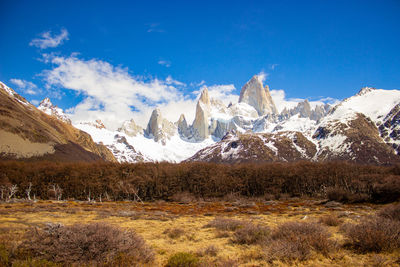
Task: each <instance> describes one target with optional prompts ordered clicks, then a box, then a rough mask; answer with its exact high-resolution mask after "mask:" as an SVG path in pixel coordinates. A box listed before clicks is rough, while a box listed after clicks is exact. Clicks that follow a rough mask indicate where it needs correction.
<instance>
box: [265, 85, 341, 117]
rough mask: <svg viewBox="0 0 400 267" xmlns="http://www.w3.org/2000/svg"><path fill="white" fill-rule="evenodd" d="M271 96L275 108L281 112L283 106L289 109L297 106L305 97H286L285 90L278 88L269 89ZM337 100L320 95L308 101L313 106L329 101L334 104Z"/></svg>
mask: <svg viewBox="0 0 400 267" xmlns="http://www.w3.org/2000/svg"><path fill="white" fill-rule="evenodd" d="M270 93H271V97H272V99H273V100H274V102H275V105H276V108H277V109H278V111H279V112H281V111H282V110H283V109H284V108H285V107H286V108H287V109H291V108H294V107H296V106H297V104H298V103H300V102H303V101H304V100H305V99H303V98H286V94H285V91H284V90H282V89H280V90H270ZM338 101H339V100H337V99H334V98H331V97H321V98H318V99H316V100H312V101H310V100H309V102H310V106H311V108H315V107H316V106H317V105H323V104H325V103H329V104H332V105H334V104H335V103H337V102H338Z"/></svg>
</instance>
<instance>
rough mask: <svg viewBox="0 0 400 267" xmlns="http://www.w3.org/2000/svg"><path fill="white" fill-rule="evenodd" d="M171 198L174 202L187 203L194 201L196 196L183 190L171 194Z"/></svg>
mask: <svg viewBox="0 0 400 267" xmlns="http://www.w3.org/2000/svg"><path fill="white" fill-rule="evenodd" d="M171 200H172V201H174V202H179V203H184V204H188V203H192V202H196V201H197V198H196V196H195V195H193V194H192V193H190V192H186V191H185V192H177V193H175V194H173V195H172V197H171Z"/></svg>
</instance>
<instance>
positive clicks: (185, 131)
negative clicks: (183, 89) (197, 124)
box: [176, 114, 190, 137]
mask: <svg viewBox="0 0 400 267" xmlns="http://www.w3.org/2000/svg"><path fill="white" fill-rule="evenodd" d="M176 124H177V126H178V133H179V135H180V136H182V137H189V135H190V127H189V126H188V124H187V121H186V118H185V115H183V114H181V116H180V117H179V120H178V121H177V123H176Z"/></svg>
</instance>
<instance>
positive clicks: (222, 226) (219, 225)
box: [204, 217, 243, 231]
mask: <svg viewBox="0 0 400 267" xmlns="http://www.w3.org/2000/svg"><path fill="white" fill-rule="evenodd" d="M242 225H243V222H242V221H240V220H236V219H231V218H225V217H217V218H215V219H214V220H212V221H210V222H209V223H208V224H206V225H204V228H215V229H217V230H220V231H235V230H236V229H238V228H239V227H241V226H242Z"/></svg>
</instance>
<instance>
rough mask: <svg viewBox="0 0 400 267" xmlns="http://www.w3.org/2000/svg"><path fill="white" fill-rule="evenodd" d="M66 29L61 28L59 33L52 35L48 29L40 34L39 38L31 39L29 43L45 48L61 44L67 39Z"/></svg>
mask: <svg viewBox="0 0 400 267" xmlns="http://www.w3.org/2000/svg"><path fill="white" fill-rule="evenodd" d="M68 35H69V34H68V31H67V30H66V29H61V32H60V34H58V35H57V34H54V35H52V34H51V32H50V31H48V32H44V33H42V34H41V35H40V37H41V38H35V39H33V40H32V41H31V42H30V43H29V45H30V46H36V47H39V48H40V49H46V48H49V47H57V46H59V45H61V44H62V43H63V42H64V40H68Z"/></svg>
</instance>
